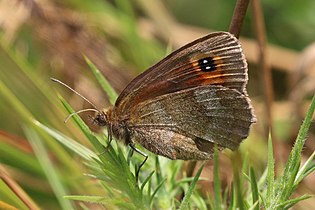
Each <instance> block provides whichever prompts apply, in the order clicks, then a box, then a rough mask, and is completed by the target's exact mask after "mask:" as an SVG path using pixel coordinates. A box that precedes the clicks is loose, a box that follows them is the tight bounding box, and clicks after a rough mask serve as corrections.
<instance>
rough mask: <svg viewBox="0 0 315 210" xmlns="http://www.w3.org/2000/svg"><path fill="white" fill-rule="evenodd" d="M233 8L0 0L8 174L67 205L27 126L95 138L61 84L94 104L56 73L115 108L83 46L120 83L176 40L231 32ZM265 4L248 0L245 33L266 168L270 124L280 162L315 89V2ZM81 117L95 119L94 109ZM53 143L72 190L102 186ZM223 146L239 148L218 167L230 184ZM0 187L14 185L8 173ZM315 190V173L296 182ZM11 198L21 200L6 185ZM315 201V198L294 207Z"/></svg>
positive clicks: (311, 146)
mask: <svg viewBox="0 0 315 210" xmlns="http://www.w3.org/2000/svg"><path fill="white" fill-rule="evenodd" d="M234 6H235V1H222V0H195V1H190V0H163V1H154V0H131V1H127V0H116V1H115V0H90V1H85V0H63V1H61V0H51V1H48V0H36V1H35V0H0V119H1V120H0V171H1V178H3V177H6V178H7V179H8V180H11V181H13V182H15V184H16V185H14V186H16V187H17V186H20V187H21V188H22V189H23V190H24V191H25V192H26V194H27V195H28V196H30V197H31V198H32V200H33V201H34V202H35V203H37V204H38V205H39V206H41V207H43V208H44V209H47V208H50V209H58V208H59V204H58V202H57V199H56V197H55V195H54V193H53V190H52V189H51V186H50V185H49V182H48V181H47V178H46V176H45V174H44V173H43V171H42V168H41V167H40V164H39V160H38V155H36V154H34V142H33V143H32V141H30V140H28V139H27V137H26V134H25V131H26V129H25V127H27V125H28V124H30V118H34V119H36V120H38V121H40V122H41V123H43V124H45V125H48V126H50V127H53V128H55V129H57V130H59V131H61V132H63V133H65V134H66V135H68V136H70V137H72V138H74V139H76V140H77V141H79V142H81V143H82V144H84V145H86V146H87V147H90V145H89V144H88V142H87V141H86V140H85V138H84V137H83V135H82V134H81V133H80V131H79V130H78V129H77V128H76V127H75V126H74V124H72V122H70V121H69V123H67V124H64V123H63V119H64V118H65V117H66V116H67V113H66V111H64V108H63V107H62V106H61V104H60V102H59V100H58V99H57V97H56V91H55V90H56V89H57V90H58V92H61V93H62V95H63V96H64V97H65V98H66V99H67V100H68V101H69V102H70V104H71V105H72V106H73V107H74V108H75V109H76V110H79V109H82V108H84V107H85V108H86V107H88V104H86V103H85V102H84V101H83V100H82V99H81V98H79V97H77V96H75V95H73V94H72V93H71V92H70V91H68V90H66V89H65V88H63V87H60V86H58V85H56V84H53V83H52V82H51V81H50V77H55V78H58V79H60V80H62V81H65V82H66V83H67V84H68V85H70V86H71V87H73V88H74V89H76V90H77V91H79V92H80V93H82V95H84V96H86V97H88V98H89V99H90V100H91V101H93V102H94V103H95V104H96V105H97V106H98V107H104V108H106V107H107V106H109V101H108V97H107V95H106V93H104V91H102V89H101V88H100V87H99V86H98V85H97V84H96V82H95V78H94V77H93V75H92V73H91V71H90V70H89V67H88V66H87V64H86V62H85V60H84V55H85V56H87V57H88V58H89V59H90V60H91V61H92V62H93V63H94V64H95V65H96V66H97V67H98V68H99V69H100V70H101V72H102V74H103V75H104V76H105V77H106V78H107V79H108V81H109V82H110V84H111V85H112V86H113V87H114V88H115V90H116V91H117V92H118V93H119V92H121V91H122V90H123V88H124V87H125V86H126V85H127V84H128V82H130V81H131V80H132V78H134V77H135V76H136V75H138V74H139V73H140V72H142V71H144V70H145V69H146V68H148V67H150V66H151V65H153V64H154V63H155V62H157V61H159V60H160V59H162V58H163V57H164V56H165V55H167V54H168V53H169V52H171V51H172V50H174V49H176V48H178V47H180V46H182V45H184V44H186V43H188V42H190V41H192V40H194V39H196V38H198V37H201V36H203V35H205V34H207V33H209V32H211V31H220V30H223V31H227V30H228V28H229V24H230V21H231V17H232V14H233V10H234ZM259 11H260V12H261V13H262V15H263V16H259V15H257V10H254V8H253V7H252V5H250V6H249V8H248V12H247V16H246V18H245V21H244V24H243V28H242V32H241V37H240V40H241V43H242V45H243V48H244V51H245V54H246V56H247V59H248V63H249V78H250V79H249V84H248V92H249V95H250V98H251V99H252V101H253V104H254V108H255V114H256V115H257V118H258V122H257V123H256V124H255V125H254V126H253V127H252V130H251V133H250V136H249V138H248V139H247V140H246V141H245V142H244V143H243V144H242V146H241V148H240V150H241V152H243V153H244V154H246V155H248V157H249V161H250V162H251V164H252V165H255V167H257V172H258V173H260V174H261V173H262V172H263V171H264V169H265V166H266V161H267V155H266V154H267V139H268V135H269V133H270V132H269V131H270V129H269V128H272V129H271V130H272V138H273V142H274V150H275V154H274V155H275V158H276V168H279V170H280V169H281V166H282V163H283V162H285V161H286V160H287V157H288V154H289V152H290V150H291V148H292V146H293V143H294V140H295V138H296V136H297V133H298V129H299V127H300V125H301V123H302V120H303V119H304V116H305V113H306V110H307V108H308V106H309V103H310V99H311V97H312V96H313V94H314V93H315V91H314V90H315V82H314V81H315V15H314V11H315V1H313V0H300V1H295V0H278V1H272V0H262V1H261V10H259ZM262 17H263V18H262ZM260 26H263V27H262V28H261V27H260ZM259 27H260V29H263V30H262V31H261V30H260V29H259ZM259 39H260V40H262V42H261V43H262V45H259V44H258V42H257V40H259ZM261 58H263V60H261ZM82 118H84V119H85V120H86V121H87V122H88V121H89V119H88V116H87V115H84V114H82ZM92 129H94V130H97V128H92ZM314 133H315V130H314V125H313V126H312V127H311V129H310V133H309V135H308V140H307V142H306V145H305V148H304V151H303V155H304V156H305V159H306V158H307V157H309V155H310V154H311V153H312V152H313V151H314V150H315V141H314V140H315V138H314ZM43 141H44V144H45V145H46V147H47V148H48V150H49V151H50V153H49V155H50V156H49V157H50V159H51V160H52V161H53V162H54V164H55V165H56V167H58V170H59V173H60V175H61V176H62V177H63V179H64V181H65V182H67V183H68V187H69V191H70V192H71V193H74V194H84V193H88V192H89V193H92V194H93V193H94V194H97V187H96V186H94V185H93V184H91V181H90V180H89V179H88V178H86V177H83V175H82V174H83V173H84V172H85V170H86V168H85V167H84V165H83V164H81V163H80V159H79V158H78V157H76V156H75V155H74V154H72V153H71V152H70V151H68V150H67V149H65V148H64V147H63V146H61V145H59V144H58V143H57V142H55V141H54V140H53V139H52V138H51V137H47V139H45V140H43ZM225 153H229V152H228V151H227V152H223V153H222V154H221V155H220V160H221V162H222V164H221V169H220V170H221V176H222V178H223V180H224V181H225V183H229V181H230V180H231V178H232V177H231V176H232V175H231V174H232V173H231V163H230V162H229V160H228V158H227V157H226V154H225ZM211 170H212V163H211V161H209V163H207V165H206V168H205V170H204V171H203V174H202V176H203V177H204V178H205V179H207V181H205V182H210V183H211V179H212V178H211ZM74 171H75V173H74ZM73 174H75V176H73ZM78 183H80V184H78ZM91 185H92V186H91ZM0 188H1V189H2V190H4V191H5V190H6V187H5V184H4V182H3V181H2V182H1V184H0ZM16 189H19V188H16ZM203 190H204V191H205V192H206V191H207V189H203ZM305 193H309V194H314V193H315V175H314V174H311V175H310V176H309V177H307V178H306V179H305V180H304V181H303V182H302V184H301V185H300V186H299V188H298V189H297V190H296V194H297V195H302V194H305ZM1 200H2V201H5V202H8V203H14V202H16V201H12V200H11V198H9V197H7V194H6V193H1V190H0V201H1ZM314 206H315V199H314V198H311V199H308V200H306V201H303V202H301V203H300V204H298V206H297V207H296V209H312V207H314Z"/></svg>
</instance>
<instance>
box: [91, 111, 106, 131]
mask: <svg viewBox="0 0 315 210" xmlns="http://www.w3.org/2000/svg"><path fill="white" fill-rule="evenodd" d="M93 123H95V124H96V125H98V126H100V127H104V126H107V124H108V115H107V112H105V111H99V112H97V114H96V115H95V117H94V118H93Z"/></svg>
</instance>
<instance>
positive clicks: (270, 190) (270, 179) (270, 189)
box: [266, 136, 275, 207]
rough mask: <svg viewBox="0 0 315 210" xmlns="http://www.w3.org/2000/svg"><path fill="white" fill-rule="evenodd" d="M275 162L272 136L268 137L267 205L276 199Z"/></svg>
mask: <svg viewBox="0 0 315 210" xmlns="http://www.w3.org/2000/svg"><path fill="white" fill-rule="evenodd" d="M274 168H275V163H274V157H273V147H272V140H271V136H269V139H268V166H267V183H268V184H267V195H266V197H267V198H266V205H267V206H266V207H270V206H271V205H272V200H273V199H274V180H275V169H274Z"/></svg>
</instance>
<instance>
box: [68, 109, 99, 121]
mask: <svg viewBox="0 0 315 210" xmlns="http://www.w3.org/2000/svg"><path fill="white" fill-rule="evenodd" d="M88 111H94V112H98V113H99V112H100V111H99V110H97V109H82V110H79V111H77V112H73V113H71V114H69V116H68V117H67V118H66V119H65V120H64V122H65V123H66V122H67V121H68V120H69V119H70V118H71V117H72V116H73V115H76V114H79V113H82V112H88Z"/></svg>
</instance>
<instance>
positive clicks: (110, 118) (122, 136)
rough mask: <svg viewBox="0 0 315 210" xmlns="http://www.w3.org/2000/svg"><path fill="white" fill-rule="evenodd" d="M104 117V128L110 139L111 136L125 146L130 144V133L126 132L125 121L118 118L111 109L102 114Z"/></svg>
mask: <svg viewBox="0 0 315 210" xmlns="http://www.w3.org/2000/svg"><path fill="white" fill-rule="evenodd" d="M103 113H104V116H106V126H107V130H108V132H109V135H110V138H112V136H111V135H113V136H114V137H115V138H116V139H117V140H121V141H123V142H124V143H125V144H126V145H128V144H129V143H130V141H131V140H130V131H129V130H128V128H127V126H126V124H125V120H122V119H121V117H118V115H117V113H116V112H115V109H114V108H113V107H111V108H109V109H108V110H107V111H106V112H103Z"/></svg>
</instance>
